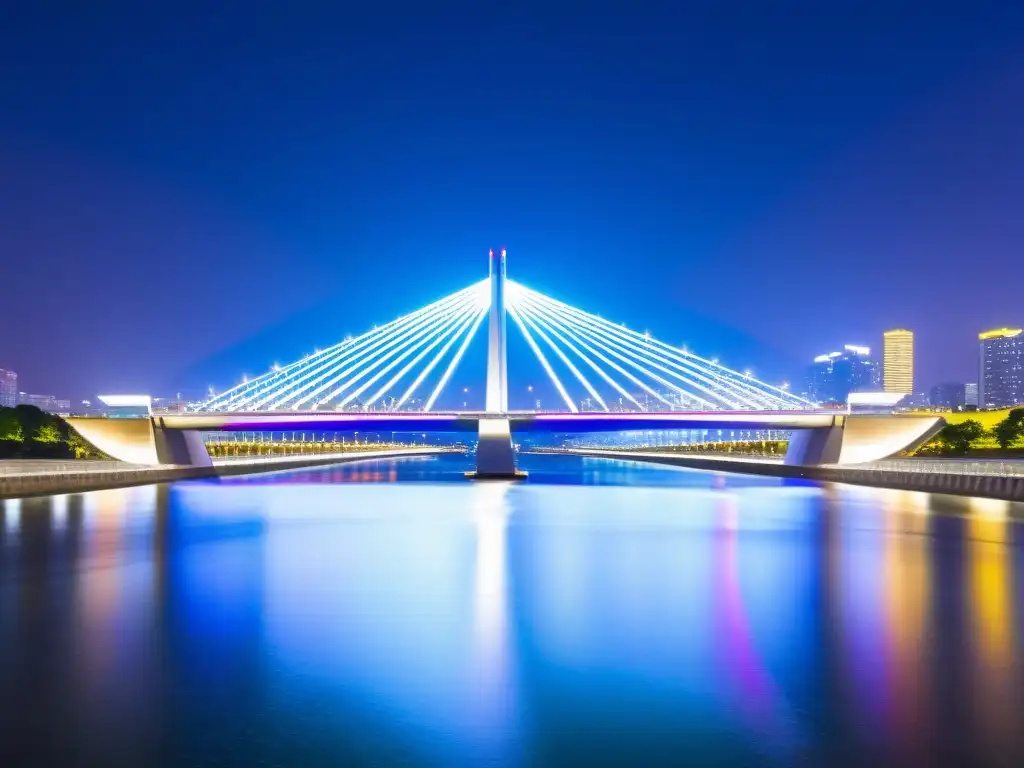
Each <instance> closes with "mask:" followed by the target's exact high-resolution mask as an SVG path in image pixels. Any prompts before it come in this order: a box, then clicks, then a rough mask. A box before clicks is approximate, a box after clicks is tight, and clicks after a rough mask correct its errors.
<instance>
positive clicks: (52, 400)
mask: <svg viewBox="0 0 1024 768" xmlns="http://www.w3.org/2000/svg"><path fill="white" fill-rule="evenodd" d="M18 403H19V404H21V405H34V406H35V407H36V408H38V409H39V410H40V411H46V413H53V414H56V415H58V416H68V415H70V414H71V401H70V400H59V399H58V398H56V397H54V396H53V395H32V394H29V393H28V392H19V393H18Z"/></svg>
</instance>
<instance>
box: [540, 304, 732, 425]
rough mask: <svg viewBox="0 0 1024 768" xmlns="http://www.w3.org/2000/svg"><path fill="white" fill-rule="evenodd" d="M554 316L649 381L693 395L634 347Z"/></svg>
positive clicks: (709, 403)
mask: <svg viewBox="0 0 1024 768" xmlns="http://www.w3.org/2000/svg"><path fill="white" fill-rule="evenodd" d="M532 306H534V307H536V306H537V304H536V303H533V304H532ZM548 309H550V308H548ZM549 317H551V315H549ZM554 317H556V318H558V320H559V321H561V322H563V323H566V324H567V325H569V326H571V327H573V328H574V329H575V330H576V331H578V332H579V333H580V334H581V335H582V336H586V337H587V340H588V341H589V342H590V343H591V344H598V345H599V346H600V347H601V348H602V349H603V350H604V351H605V352H607V353H609V354H610V355H612V356H614V357H616V358H617V359H619V360H620V361H622V362H623V363H625V364H626V365H628V366H630V367H632V368H634V369H635V370H637V371H639V372H640V373H641V374H643V375H644V376H645V377H646V378H648V379H650V380H651V381H654V382H657V383H658V384H660V385H662V386H663V387H667V388H668V389H671V390H674V391H675V392H677V393H679V394H680V396H684V395H685V396H688V397H694V394H693V393H692V392H690V391H689V390H686V389H684V388H683V387H681V386H680V385H679V384H676V383H674V382H671V381H669V380H668V379H665V378H664V377H662V376H659V375H658V374H657V373H655V372H654V371H653V370H651V369H650V368H649V367H647V365H645V364H650V365H653V367H654V368H657V369H659V370H661V371H662V372H664V373H668V374H669V375H672V371H670V370H669V369H666V368H665V367H664V366H661V365H658V364H657V363H650V361H648V360H646V359H644V358H643V357H642V356H640V355H639V354H637V352H636V351H635V350H634V349H632V348H630V347H628V346H626V345H623V344H621V343H618V342H617V341H616V340H615V339H611V338H609V337H608V335H607V334H600V333H598V332H597V331H595V330H594V329H593V328H591V327H589V326H587V325H585V324H583V323H577V322H575V321H574V320H573V319H572V318H571V317H570V318H567V317H566V316H565V315H564V314H557V313H556V314H555V315H554ZM677 378H678V377H677ZM685 383H689V382H685ZM641 386H642V387H643V389H644V390H645V391H646V392H647V393H648V394H651V395H653V396H655V397H656V398H657V399H658V400H660V401H661V402H663V403H665V404H666V405H668V406H669V408H673V407H674V404H673V403H671V402H670V401H669V400H666V399H665V398H664V397H663V396H662V395H661V394H660V393H658V392H657V391H656V390H654V389H652V388H651V387H649V386H647V385H645V384H642V385H641ZM707 394H710V395H711V396H713V397H717V398H718V399H719V400H721V401H723V402H724V403H726V405H727V407H735V404H734V403H732V402H731V401H729V400H728V399H726V398H723V397H722V396H721V395H716V393H714V392H708V393H707ZM700 399H701V401H702V402H703V404H704V405H705V407H708V408H711V409H717V408H719V407H720V406H716V405H715V403H713V402H712V401H710V400H707V399H704V398H700Z"/></svg>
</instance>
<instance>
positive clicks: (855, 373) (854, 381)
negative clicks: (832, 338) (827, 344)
mask: <svg viewBox="0 0 1024 768" xmlns="http://www.w3.org/2000/svg"><path fill="white" fill-rule="evenodd" d="M879 378H880V376H879V371H878V363H877V362H875V361H874V360H872V359H871V349H870V348H868V347H860V346H857V345H854V344H847V345H846V346H845V347H844V348H843V351H842V352H830V353H829V354H827V355H818V356H817V357H816V358H814V362H813V363H811V366H810V367H809V368H808V370H807V396H808V397H809V398H810V399H811V400H814V401H815V402H818V403H845V402H846V401H847V400H848V398H849V396H850V393H851V392H870V391H873V390H877V389H878V387H879Z"/></svg>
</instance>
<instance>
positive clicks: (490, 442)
mask: <svg viewBox="0 0 1024 768" xmlns="http://www.w3.org/2000/svg"><path fill="white" fill-rule="evenodd" d="M524 476H525V475H524V474H523V473H521V472H518V471H516V452H515V448H513V447H512V430H511V428H510V426H509V420H508V419H507V418H497V419H487V418H483V419H480V433H479V441H478V442H477V446H476V472H474V473H473V474H472V475H471V477H475V478H478V479H486V478H520V477H524Z"/></svg>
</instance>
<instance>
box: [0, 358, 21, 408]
mask: <svg viewBox="0 0 1024 768" xmlns="http://www.w3.org/2000/svg"><path fill="white" fill-rule="evenodd" d="M17 404H18V374H17V373H15V372H14V371H5V370H4V369H3V368H0V406H3V407H4V408H13V407H14V406H16V405H17Z"/></svg>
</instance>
